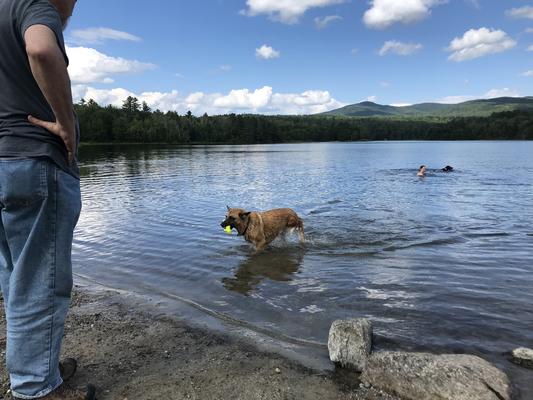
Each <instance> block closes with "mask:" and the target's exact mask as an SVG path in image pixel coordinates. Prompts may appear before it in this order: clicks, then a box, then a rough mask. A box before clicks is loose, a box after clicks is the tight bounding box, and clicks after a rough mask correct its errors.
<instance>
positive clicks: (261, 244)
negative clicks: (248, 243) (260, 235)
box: [255, 240, 267, 253]
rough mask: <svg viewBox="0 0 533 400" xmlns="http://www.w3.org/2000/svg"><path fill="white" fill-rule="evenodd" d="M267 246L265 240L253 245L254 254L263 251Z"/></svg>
mask: <svg viewBox="0 0 533 400" xmlns="http://www.w3.org/2000/svg"><path fill="white" fill-rule="evenodd" d="M266 245H267V242H266V240H261V241H260V242H257V243H255V252H256V253H259V252H260V251H263V250H264V249H265V247H266Z"/></svg>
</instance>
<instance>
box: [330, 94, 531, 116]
mask: <svg viewBox="0 0 533 400" xmlns="http://www.w3.org/2000/svg"><path fill="white" fill-rule="evenodd" d="M514 110H529V111H533V98H531V97H500V98H496V99H487V100H472V101H467V102H464V103H460V104H439V103H422V104H415V105H412V106H406V107H394V106H383V105H380V104H376V103H372V102H370V101H364V102H362V103H359V104H352V105H349V106H346V107H343V108H339V109H337V110H333V111H328V112H326V113H324V114H323V115H337V116H345V117H402V116H404V117H410V118H413V117H415V118H428V117H434V118H453V117H488V116H490V115H491V114H493V113H495V112H504V111H514Z"/></svg>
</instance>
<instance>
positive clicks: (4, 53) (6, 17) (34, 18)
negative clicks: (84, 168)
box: [0, 0, 79, 177]
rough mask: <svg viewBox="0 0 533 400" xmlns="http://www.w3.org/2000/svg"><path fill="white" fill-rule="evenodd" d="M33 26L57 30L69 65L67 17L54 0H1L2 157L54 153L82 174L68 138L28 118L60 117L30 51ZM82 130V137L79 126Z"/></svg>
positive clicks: (65, 165) (62, 163)
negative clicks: (27, 38) (71, 158)
mask: <svg viewBox="0 0 533 400" xmlns="http://www.w3.org/2000/svg"><path fill="white" fill-rule="evenodd" d="M32 25H45V26H47V27H49V28H50V29H51V30H52V31H53V32H54V33H55V35H56V38H57V43H58V45H59V47H60V48H61V51H62V52H63V55H64V57H65V62H66V63H67V65H68V58H67V54H66V51H65V43H64V40H63V31H62V24H61V18H60V16H59V13H58V12H57V10H56V9H55V8H54V6H52V5H51V4H50V2H49V1H48V0H0V38H1V39H0V157H48V158H50V159H52V160H53V161H54V162H55V163H56V164H57V165H58V166H59V167H60V168H62V169H64V170H65V171H67V172H69V173H70V174H72V175H74V176H76V177H78V176H79V171H78V167H77V163H76V160H75V161H74V162H73V163H72V164H71V165H68V160H67V157H68V156H67V149H66V147H65V144H64V143H63V141H62V140H61V139H60V138H59V137H58V136H56V135H54V134H52V133H50V132H48V131H47V130H46V129H43V128H40V127H37V126H35V125H33V124H31V123H30V122H29V121H28V115H33V116H34V117H36V118H39V119H41V120H44V121H55V116H54V113H53V112H52V109H51V107H50V105H49V104H48V102H47V101H46V98H45V97H44V95H43V93H42V92H41V90H40V89H39V86H38V85H37V82H36V81H35V78H34V77H33V74H32V72H31V68H30V63H29V61H28V55H27V54H26V46H25V43H24V33H25V32H26V29H28V28H29V27H30V26H32ZM76 125H77V124H76ZM76 133H77V136H78V140H79V129H78V128H77V132H76Z"/></svg>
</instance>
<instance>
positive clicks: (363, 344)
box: [328, 318, 372, 372]
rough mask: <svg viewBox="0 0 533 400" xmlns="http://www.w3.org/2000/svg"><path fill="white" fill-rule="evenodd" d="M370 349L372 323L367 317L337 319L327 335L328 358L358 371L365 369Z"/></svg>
mask: <svg viewBox="0 0 533 400" xmlns="http://www.w3.org/2000/svg"><path fill="white" fill-rule="evenodd" d="M371 349H372V323H371V322H370V320H368V319H364V318H359V319H348V320H337V321H334V322H333V324H331V328H330V330H329V336H328V350H329V358H330V360H331V361H333V362H334V363H337V364H340V365H341V366H342V367H345V368H351V369H354V370H356V371H358V372H361V371H363V370H364V369H365V366H366V363H367V359H368V357H369V355H370V351H371Z"/></svg>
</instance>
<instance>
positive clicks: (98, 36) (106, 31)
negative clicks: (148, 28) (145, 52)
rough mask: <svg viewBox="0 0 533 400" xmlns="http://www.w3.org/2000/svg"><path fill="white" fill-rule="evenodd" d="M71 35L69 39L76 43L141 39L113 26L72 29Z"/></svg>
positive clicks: (135, 40)
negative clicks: (112, 27)
mask: <svg viewBox="0 0 533 400" xmlns="http://www.w3.org/2000/svg"><path fill="white" fill-rule="evenodd" d="M71 36H72V38H69V39H70V40H71V41H72V42H74V43H76V44H100V43H103V42H104V41H106V40H127V41H131V42H140V41H141V38H140V37H138V36H135V35H132V34H130V33H127V32H122V31H117V30H115V29H111V28H87V29H77V30H74V31H72V33H71Z"/></svg>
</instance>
